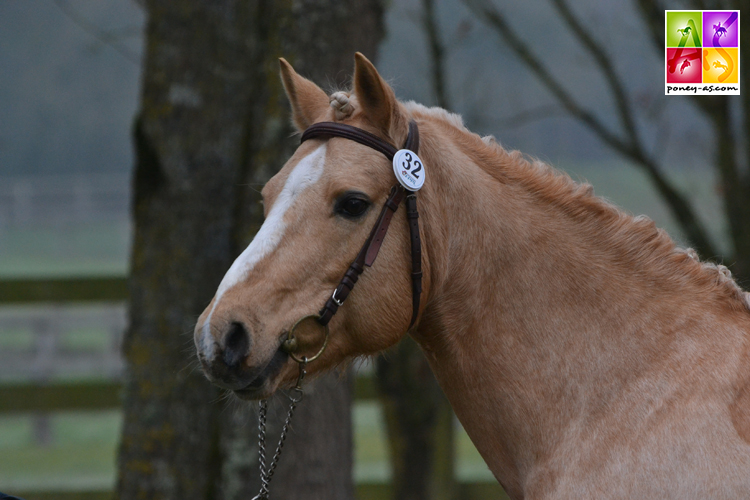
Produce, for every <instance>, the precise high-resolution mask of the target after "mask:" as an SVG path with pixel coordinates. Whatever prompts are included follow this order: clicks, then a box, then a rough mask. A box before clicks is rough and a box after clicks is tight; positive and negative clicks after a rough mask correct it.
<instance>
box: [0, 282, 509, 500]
mask: <svg viewBox="0 0 750 500" xmlns="http://www.w3.org/2000/svg"><path fill="white" fill-rule="evenodd" d="M127 299H128V287H127V279H126V278H124V277H88V278H57V279H11V280H7V279H6V280H0V305H20V304H44V303H51V304H69V303H85V304H91V303H113V302H124V301H127ZM121 392H122V384H121V382H119V381H116V380H114V381H111V380H109V381H86V382H83V381H76V382H51V383H39V382H7V383H0V414H13V413H35V414H43V413H47V412H55V411H71V410H73V411H75V410H84V411H102V410H112V409H117V408H120V407H121V405H122V401H121ZM354 397H355V399H357V400H359V401H362V400H370V399H375V398H377V391H376V389H375V383H374V380H373V378H372V377H371V376H367V375H358V376H357V377H356V379H355V387H354ZM457 489H458V491H457V495H458V498H461V499H465V500H480V499H486V498H496V499H504V498H507V496H505V494H504V492H503V491H502V488H500V486H499V485H498V484H497V483H495V482H459V483H458V484H457ZM13 493H14V494H15V495H18V496H20V497H22V498H24V499H26V500H53V499H54V500H113V499H114V492H112V491H111V490H89V491H16V492H13ZM391 496H392V495H391V486H390V485H389V484H382V483H359V484H357V499H358V500H382V499H385V498H391Z"/></svg>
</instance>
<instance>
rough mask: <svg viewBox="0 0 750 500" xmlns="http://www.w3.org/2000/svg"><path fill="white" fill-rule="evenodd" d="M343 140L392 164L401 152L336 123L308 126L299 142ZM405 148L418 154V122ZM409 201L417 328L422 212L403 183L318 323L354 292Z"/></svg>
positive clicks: (413, 319) (394, 191) (413, 317)
mask: <svg viewBox="0 0 750 500" xmlns="http://www.w3.org/2000/svg"><path fill="white" fill-rule="evenodd" d="M330 137H343V138H344V139H349V140H352V141H354V142H358V143H360V144H362V145H365V146H367V147H369V148H372V149H374V150H376V151H378V152H380V153H383V154H384V155H385V157H386V158H388V160H390V161H391V162H393V157H394V156H395V155H396V153H397V152H398V150H397V149H396V148H395V147H394V146H393V145H391V144H390V143H389V142H386V141H384V140H383V139H381V138H380V137H378V136H376V135H374V134H371V133H370V132H366V131H364V130H362V129H359V128H357V127H352V126H351V125H345V124H343V123H336V122H320V123H316V124H314V125H311V126H310V127H308V129H307V130H305V132H304V133H303V134H302V139H301V140H300V142H305V141H307V140H308V139H317V138H330ZM403 149H407V150H409V151H412V152H414V153H415V154H417V153H419V128H418V127H417V123H416V122H415V121H413V120H412V121H411V122H409V134H408V136H407V137H406V142H405V143H404V147H403ZM404 197H405V198H406V217H407V221H408V223H409V235H410V239H411V287H412V314H411V321H410V322H409V327H408V328H407V330H408V329H410V328H411V327H412V326H414V323H415V322H416V321H417V316H418V315H419V299H420V296H421V294H422V245H421V242H420V240H419V213H418V212H417V192H416V191H410V190H407V189H406V188H404V187H403V186H402V185H401V184H400V183H397V184H395V185H394V186H393V187H392V188H391V193H390V196H388V199H387V200H386V201H385V204H384V205H383V209H382V210H381V211H380V216H379V217H378V219H377V221H376V222H375V225H374V226H373V228H372V231H370V236H369V237H368V238H367V239H366V240H365V243H364V245H362V249H361V250H360V251H359V254H357V258H355V259H354V262H352V264H351V265H350V266H349V269H348V270H347V271H346V273H344V277H343V278H341V281H340V282H339V284H338V286H337V287H336V289H335V290H334V291H333V294H331V297H330V298H329V299H328V300H327V301H326V303H325V305H324V306H323V308H322V309H321V310H320V312H319V313H318V314H319V316H320V317H319V318H318V323H320V324H321V325H323V326H327V325H328V322H329V321H331V318H333V315H334V314H336V311H338V308H339V307H341V306H342V305H344V301H345V300H346V298H347V297H348V296H349V294H350V293H351V291H352V289H353V288H354V285H355V284H356V283H357V280H358V279H359V275H360V274H362V272H363V271H364V270H365V266H367V267H371V266H372V264H373V263H374V262H375V258H376V257H377V256H378V252H379V251H380V246H381V245H382V244H383V240H384V239H385V235H386V233H387V232H388V227H389V226H390V224H391V218H392V217H393V214H394V213H395V212H396V210H397V209H398V206H399V205H400V204H401V201H402V200H403V199H404Z"/></svg>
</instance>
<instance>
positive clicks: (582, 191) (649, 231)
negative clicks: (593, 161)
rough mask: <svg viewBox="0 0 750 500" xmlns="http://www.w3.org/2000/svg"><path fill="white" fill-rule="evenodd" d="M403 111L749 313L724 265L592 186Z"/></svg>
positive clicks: (634, 255) (501, 176)
mask: <svg viewBox="0 0 750 500" xmlns="http://www.w3.org/2000/svg"><path fill="white" fill-rule="evenodd" d="M404 107H405V108H406V110H407V111H408V112H409V113H411V114H413V115H418V116H421V117H423V118H425V119H427V120H429V121H430V122H432V123H437V124H440V125H442V129H443V131H444V132H446V133H447V134H448V135H449V136H450V137H452V138H453V139H454V140H455V141H456V143H457V144H458V145H459V146H460V147H462V148H464V149H465V151H466V152H467V153H468V152H470V154H469V155H470V156H472V157H473V158H476V159H477V160H478V161H476V163H477V165H478V166H479V167H480V168H482V169H484V170H485V171H486V172H487V173H489V174H490V175H491V176H492V177H494V178H495V179H497V180H498V181H499V182H502V183H516V184H519V185H521V186H523V187H525V188H526V190H527V191H528V192H529V193H532V194H533V195H534V196H537V197H538V198H539V199H542V200H544V201H545V202H547V203H550V204H552V205H554V206H557V207H559V208H560V209H562V210H563V211H564V212H565V213H567V214H568V215H571V216H575V217H577V218H581V219H586V221H587V222H589V223H590V224H592V226H595V227H596V229H597V230H598V231H600V232H601V233H600V234H602V236H606V237H608V238H610V239H611V241H616V242H618V243H621V244H622V245H623V248H624V249H625V250H626V252H627V255H628V256H629V258H631V259H633V260H634V261H636V260H637V261H641V262H643V261H648V262H649V263H650V264H651V265H652V267H653V268H655V269H657V270H659V271H660V272H661V273H663V275H664V276H666V277H668V278H672V279H675V278H676V279H677V280H679V281H688V282H692V283H693V284H695V285H697V286H698V287H699V289H700V290H702V291H703V292H704V293H707V294H712V295H714V296H720V297H723V298H726V299H727V302H728V304H730V305H731V306H733V307H734V308H736V309H741V310H742V309H744V310H746V311H749V312H750V293H747V292H745V291H744V290H743V289H742V288H741V287H740V286H739V285H738V284H737V282H736V281H735V280H734V278H733V277H732V273H731V272H730V271H729V269H727V267H726V266H724V265H721V264H715V263H712V262H701V261H700V259H699V257H698V254H697V253H696V252H695V250H693V249H692V248H688V249H684V248H681V247H679V246H677V244H676V243H675V242H674V240H672V238H671V237H670V236H669V235H668V234H667V233H666V231H664V230H663V229H659V228H657V227H656V224H655V223H654V222H653V221H652V220H651V219H650V218H648V217H646V216H643V215H639V216H633V215H631V214H628V213H626V212H624V211H622V210H621V209H619V208H618V207H616V206H615V205H613V204H611V203H609V202H608V201H607V200H605V199H603V198H601V197H598V196H596V195H594V191H593V187H592V186H591V185H590V184H587V183H584V184H580V183H577V182H575V181H574V180H573V179H572V178H571V177H570V176H569V175H568V174H566V173H564V172H562V171H560V170H557V169H555V168H553V167H551V166H549V165H547V164H546V163H544V162H542V161H540V160H537V159H534V158H530V157H527V156H525V155H523V154H522V153H521V152H519V151H508V150H506V149H505V148H503V147H502V146H501V145H500V144H499V143H498V142H497V141H496V140H495V138H494V137H492V136H487V137H480V136H479V135H478V134H475V133H473V132H471V131H469V130H468V129H467V128H466V126H465V125H464V123H463V119H462V118H461V116H460V115H457V114H455V113H450V112H448V111H446V110H444V109H442V108H437V107H432V108H428V107H426V106H423V105H421V104H418V103H415V102H413V101H410V102H407V103H404Z"/></svg>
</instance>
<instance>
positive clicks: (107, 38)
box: [52, 0, 141, 66]
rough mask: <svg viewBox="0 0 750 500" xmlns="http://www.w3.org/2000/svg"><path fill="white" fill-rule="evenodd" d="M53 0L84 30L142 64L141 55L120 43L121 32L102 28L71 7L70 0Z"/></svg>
mask: <svg viewBox="0 0 750 500" xmlns="http://www.w3.org/2000/svg"><path fill="white" fill-rule="evenodd" d="M52 1H53V2H54V3H55V5H57V8H58V9H60V11H61V12H62V13H63V14H65V16H67V17H68V19H70V20H71V21H73V22H74V23H75V24H76V25H77V26H78V27H79V28H81V29H82V30H83V31H85V32H86V33H88V34H89V35H91V36H93V37H94V38H96V39H97V40H99V41H100V42H101V43H103V44H105V45H108V46H110V47H112V48H113V49H115V51H117V52H118V53H119V54H120V55H121V56H122V57H124V58H125V59H127V60H128V61H130V62H132V63H133V64H135V65H137V66H140V65H141V58H140V56H139V55H138V54H136V53H135V52H133V51H132V50H130V49H128V48H127V47H125V46H123V45H122V44H120V43H119V40H120V39H121V38H122V36H121V35H120V34H116V33H111V32H108V31H105V30H103V29H101V28H100V27H99V26H97V25H96V24H94V23H92V22H91V21H89V20H88V19H86V18H85V17H84V16H82V15H81V13H80V12H78V11H77V10H75V9H74V8H73V7H71V6H70V5H69V4H68V2H65V1H63V0H52Z"/></svg>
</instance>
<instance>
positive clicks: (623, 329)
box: [194, 53, 750, 500]
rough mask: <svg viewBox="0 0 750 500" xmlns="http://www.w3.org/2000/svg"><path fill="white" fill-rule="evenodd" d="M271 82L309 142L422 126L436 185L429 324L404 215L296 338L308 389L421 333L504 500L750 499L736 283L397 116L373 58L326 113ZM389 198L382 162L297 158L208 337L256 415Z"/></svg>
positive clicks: (287, 78) (290, 78) (584, 196)
mask: <svg viewBox="0 0 750 500" xmlns="http://www.w3.org/2000/svg"><path fill="white" fill-rule="evenodd" d="M280 65H281V77H282V82H283V85H284V88H285V90H286V94H287V96H288V98H289V101H290V103H291V109H292V120H293V123H294V124H295V126H296V127H297V129H298V130H299V131H300V132H301V131H304V130H306V129H308V128H309V127H310V126H311V125H314V124H316V123H319V122H336V123H341V124H345V125H351V126H354V127H357V128H358V129H361V130H364V131H366V132H369V134H371V135H374V136H377V137H378V138H379V139H380V140H382V141H386V142H388V143H390V144H392V145H397V146H400V145H402V144H404V142H405V141H406V139H407V137H408V136H410V130H411V129H410V123H411V122H413V123H415V124H416V126H417V127H418V131H419V135H420V138H421V139H420V144H421V145H420V148H419V153H418V154H419V157H420V158H421V160H422V164H423V166H424V172H423V173H424V175H425V176H426V177H425V179H424V185H423V186H422V188H421V189H420V190H419V191H418V193H417V194H418V197H417V199H418V203H419V236H420V238H421V244H422V255H421V263H422V270H423V278H424V279H423V283H422V294H421V300H420V301H419V305H418V307H417V311H416V321H415V322H414V324H413V326H412V327H411V328H409V325H410V320H411V319H412V316H413V312H414V311H413V302H412V300H411V298H412V292H413V289H412V280H411V278H410V272H411V270H412V265H413V263H412V258H411V257H412V256H411V255H410V252H409V243H410V234H409V223H408V219H407V216H406V215H407V214H405V213H404V210H403V209H402V210H398V209H397V210H396V211H395V213H394V214H393V219H392V222H391V225H390V231H389V233H388V234H387V236H386V237H385V238H384V240H383V241H382V247H381V249H380V254H379V256H378V259H377V261H375V262H374V263H373V264H372V266H371V267H369V268H367V269H366V270H365V271H364V272H363V273H362V275H361V277H360V278H359V282H358V283H357V287H356V288H355V289H353V290H352V291H351V294H350V295H349V298H348V300H347V302H346V304H344V305H343V307H341V308H340V309H339V310H338V314H337V315H336V316H334V317H333V318H332V320H331V321H330V323H329V324H328V327H329V328H330V332H329V333H330V335H327V334H325V333H324V330H323V328H321V327H320V326H319V325H316V324H315V322H314V321H309V322H307V327H306V328H304V329H303V328H301V327H300V328H299V331H298V332H297V333H296V334H295V339H296V341H298V342H299V345H298V346H297V349H298V350H296V351H293V352H295V353H296V355H295V356H294V357H299V356H302V354H305V353H306V354H305V356H310V357H312V356H313V354H314V353H316V352H317V353H318V354H319V355H320V356H319V358H318V359H316V360H315V361H313V362H310V363H308V364H307V370H308V371H309V373H310V374H314V373H322V372H324V371H328V370H331V369H333V368H336V367H338V366H341V365H342V364H345V363H347V362H348V361H349V360H352V359H355V358H357V357H363V356H371V355H374V354H377V353H380V352H382V351H384V350H385V349H388V348H389V347H391V346H393V345H395V344H396V343H397V342H398V341H399V340H400V339H401V338H402V337H403V336H404V335H406V334H407V333H408V334H409V335H411V336H412V337H413V338H414V339H415V340H416V341H417V342H418V344H419V345H420V346H421V348H422V350H423V351H424V354H425V356H426V357H427V359H428V361H429V364H430V366H431V368H432V370H433V371H434V373H435V375H436V377H437V380H438V382H439V383H440V386H441V387H442V389H443V391H444V392H445V394H446V396H447V397H448V399H449V401H450V403H451V405H452V406H453V408H454V410H455V413H456V415H457V417H458V419H459V420H460V422H461V424H462V425H463V427H464V428H465V429H466V432H467V433H468V435H469V437H470V438H471V439H472V441H473V442H474V444H475V445H476V447H477V449H478V450H479V452H480V453H481V455H482V457H483V458H484V460H485V461H486V463H487V465H488V467H489V468H490V470H491V471H492V473H493V474H494V476H495V477H496V478H497V480H498V481H499V482H500V484H501V485H502V486H503V488H504V489H505V491H506V492H507V493H508V495H509V496H510V497H511V498H513V499H543V500H552V499H555V500H557V499H572V498H576V499H580V498H592V499H593V498H596V499H603V498H607V499H625V498H628V499H629V498H660V499H678V498H679V499H683V498H713V499H739V498H743V499H746V498H750V295H748V294H747V293H745V292H744V291H743V290H742V289H741V288H740V287H739V286H738V285H737V283H736V282H735V281H734V279H733V278H732V276H731V274H730V273H729V271H728V270H727V269H726V268H725V267H723V266H720V265H717V264H713V263H704V262H701V261H700V260H699V258H698V256H697V255H696V253H695V252H694V251H692V250H690V249H688V250H685V249H682V248H680V247H678V246H677V245H676V244H675V243H674V241H673V240H672V239H671V238H670V237H669V236H668V235H667V234H666V233H665V232H664V231H663V230H660V229H657V227H656V226H655V224H654V222H652V221H651V220H649V219H648V218H646V217H642V216H639V217H633V216H631V215H628V214H626V213H624V212H623V211H621V210H619V209H618V208H616V207H614V206H613V205H611V204H609V203H608V202H606V201H604V200H602V199H600V198H598V197H596V196H595V195H594V194H593V190H592V188H591V186H589V185H586V184H578V183H576V182H574V181H573V180H571V178H570V177H568V176H567V175H566V174H563V173H560V172H558V171H556V170H554V169H553V168H552V167H550V166H548V165H546V164H543V163H542V162H539V161H536V160H533V159H529V158H527V157H525V156H523V155H522V154H521V153H519V152H517V151H508V150H506V149H505V148H503V147H502V146H501V145H500V144H499V143H498V142H497V141H496V140H495V139H494V138H492V137H480V136H479V135H476V134H474V133H472V132H470V131H469V130H468V129H467V128H466V127H465V126H464V125H463V122H462V119H461V118H460V116H458V115H455V114H451V113H449V112H447V111H445V110H443V109H439V108H428V107H425V106H422V105H420V104H417V103H415V102H400V101H398V100H397V99H396V97H395V94H394V92H393V90H392V89H391V87H390V86H389V85H388V84H387V83H386V82H385V81H384V80H383V78H382V77H381V76H380V75H379V73H378V72H377V70H376V69H375V67H374V66H373V65H372V63H371V62H370V61H368V60H367V59H366V58H365V57H364V56H363V55H362V54H359V53H357V54H356V55H355V69H354V76H353V85H352V89H351V90H349V91H339V92H336V93H335V94H334V95H332V96H329V95H327V94H326V93H325V92H324V91H323V90H321V89H320V88H319V87H318V86H317V85H316V84H315V83H313V82H311V81H309V80H307V79H305V78H304V77H302V76H300V75H298V74H297V73H296V72H295V71H294V69H293V68H292V67H291V66H290V65H289V64H288V63H287V62H286V61H284V60H283V59H282V60H281V61H280ZM394 183H395V180H394V170H393V169H392V167H391V165H390V162H389V161H388V160H387V159H386V157H385V156H384V155H383V153H381V152H379V151H377V150H375V149H373V148H372V147H368V146H366V145H363V144H360V143H358V142H356V141H353V140H350V139H347V138H345V137H338V136H334V137H315V138H312V139H309V140H306V141H304V142H303V143H302V144H301V145H300V146H299V147H298V149H297V150H296V151H295V153H294V154H293V155H292V156H291V158H289V160H288V162H287V163H286V164H285V165H284V166H283V168H281V170H280V171H279V172H278V173H277V174H276V175H275V176H274V177H273V178H272V179H271V180H270V181H269V182H268V183H267V184H266V185H265V187H264V188H263V190H262V196H263V205H264V210H265V216H266V219H265V222H264V223H263V225H262V226H261V228H260V230H259V231H258V233H257V234H256V236H255V238H254V239H253V240H252V242H251V243H250V245H249V246H248V247H247V249H245V250H244V251H243V252H242V254H241V255H240V256H239V257H238V258H237V260H236V261H235V262H234V263H233V264H232V266H231V267H230V269H229V270H228V272H227V274H226V276H225V277H224V278H223V280H222V281H221V283H220V285H219V287H218V290H217V293H216V295H215V296H214V298H213V299H212V301H211V303H210V304H209V305H208V307H207V308H206V310H205V311H204V312H203V314H202V315H201V316H200V318H199V319H198V321H197V324H196V328H195V335H194V340H195V345H196V349H197V354H198V358H199V360H200V363H201V365H202V367H203V369H204V371H205V374H206V375H207V377H208V378H209V379H210V380H211V381H213V382H214V383H216V384H217V385H219V386H220V387H223V388H225V389H227V390H229V391H233V392H234V394H236V395H237V396H238V397H240V398H242V399H246V400H255V399H262V398H266V397H268V396H270V395H271V394H273V393H274V392H275V391H276V390H278V389H283V388H289V387H292V386H293V385H294V383H295V380H297V379H298V370H297V367H298V365H297V363H296V362H295V361H294V359H293V358H292V355H291V354H289V350H288V349H285V348H284V345H285V341H286V340H288V339H289V334H290V331H291V330H294V329H295V327H296V325H297V324H298V321H299V320H300V318H305V317H306V316H307V315H311V314H312V315H314V316H315V315H316V314H317V311H318V310H319V309H320V306H321V305H322V304H323V303H326V301H327V300H329V299H330V298H331V295H332V293H331V291H332V290H334V288H335V287H336V286H337V283H339V280H340V278H341V276H342V274H344V273H345V271H346V270H347V267H348V266H349V264H350V262H352V259H354V258H355V256H356V255H358V254H357V252H358V251H359V248H360V246H361V244H362V242H363V241H365V240H366V239H367V238H368V235H369V234H370V233H371V228H372V226H373V223H375V222H376V220H377V219H378V217H379V213H380V207H382V206H383V205H384V204H385V203H387V201H386V198H389V196H390V193H392V192H393V189H395V188H393V186H394ZM334 298H335V294H334ZM407 330H408V332H407ZM324 335H326V338H325V340H324ZM326 341H327V348H325V349H324V350H323V352H322V353H321V352H320V345H321V344H323V343H324V342H326Z"/></svg>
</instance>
